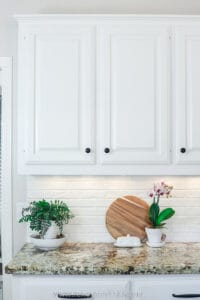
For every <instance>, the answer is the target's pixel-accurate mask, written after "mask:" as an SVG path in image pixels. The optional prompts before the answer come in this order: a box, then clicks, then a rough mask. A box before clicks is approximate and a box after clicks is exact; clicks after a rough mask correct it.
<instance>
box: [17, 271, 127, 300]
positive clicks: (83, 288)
mask: <svg viewBox="0 0 200 300" xmlns="http://www.w3.org/2000/svg"><path fill="white" fill-rule="evenodd" d="M13 294H14V297H13V300H55V299H57V300H59V299H91V300H117V299H118V300H129V299H130V285H129V282H128V281H127V280H122V279H121V280H119V279H109V278H108V279H107V280H106V279H96V278H93V279H92V278H91V277H90V278H88V276H82V277H79V278H77V276H74V277H73V276H72V277H69V276H68V277H67V276H65V277H63V276H57V277H56V276H49V277H47V276H46V277H44V276H42V277H41V276H40V278H37V276H35V278H33V277H31V276H26V277H22V278H15V279H14V282H13Z"/></svg>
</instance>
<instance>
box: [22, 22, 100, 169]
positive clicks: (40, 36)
mask: <svg viewBox="0 0 200 300" xmlns="http://www.w3.org/2000/svg"><path fill="white" fill-rule="evenodd" d="M94 33H95V32H94V27H93V26H87V25H85V26H84V25H83V24H81V25H79V26H78V25H73V24H70V25H69V24H68V25H67V24H63V23H60V24H59V23H56V24H55V23H52V22H36V23H32V22H26V21H25V20H24V21H22V22H20V24H19V64H18V67H19V79H18V81H19V95H18V101H19V115H18V118H19V135H18V138H19V169H20V172H22V173H24V172H25V173H26V172H28V173H32V168H33V169H34V166H36V165H37V173H40V168H41V170H42V166H46V170H47V171H46V172H47V174H51V166H53V165H54V166H55V165H57V166H59V165H76V164H80V165H81V164H88V165H89V164H93V163H95V152H94V149H95V140H94V136H95V132H94V130H95V35H94ZM47 168H49V171H48V169H47Z"/></svg>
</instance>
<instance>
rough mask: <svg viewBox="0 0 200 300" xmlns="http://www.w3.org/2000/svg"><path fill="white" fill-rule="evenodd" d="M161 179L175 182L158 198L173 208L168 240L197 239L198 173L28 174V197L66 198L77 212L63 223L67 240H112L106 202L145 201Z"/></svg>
mask: <svg viewBox="0 0 200 300" xmlns="http://www.w3.org/2000/svg"><path fill="white" fill-rule="evenodd" d="M160 180H165V181H166V183H169V184H171V185H173V186H174V190H173V193H172V194H173V197H172V198H170V199H161V201H160V203H161V206H162V207H167V206H169V207H170V206H171V207H173V208H174V209H175V210H176V215H175V216H174V217H173V218H172V219H170V220H169V221H168V223H167V228H166V231H167V237H168V241H186V242H188V241H198V242H200V177H149V176H148V177H144V176H141V177H135V176H108V177H103V176H101V177H100V176H99V177H98V176H90V177H85V176H72V177H71V176H29V177H28V178H27V201H32V200H39V199H42V198H45V199H47V200H50V199H60V200H63V201H66V203H67V204H68V205H69V206H70V208H71V210H72V211H73V213H74V214H75V215H76V217H75V218H74V219H73V220H71V221H70V224H68V225H67V226H66V227H65V232H66V233H67V234H68V240H69V241H82V242H111V241H113V240H112V238H111V236H110V235H109V233H108V232H107V230H106V227H105V213H106V210H107V208H108V206H109V205H110V204H111V203H112V202H113V201H114V200H115V199H116V198H117V197H119V196H125V195H136V196H138V197H141V198H143V199H145V200H147V201H148V200H149V199H148V196H147V194H148V191H149V190H150V189H151V188H152V185H153V183H154V182H159V181H160ZM19 205H20V206H21V205H23V206H24V203H23V204H22V203H20V204H19ZM28 235H29V234H28V233H27V239H28Z"/></svg>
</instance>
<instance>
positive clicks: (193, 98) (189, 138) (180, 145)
mask: <svg viewBox="0 0 200 300" xmlns="http://www.w3.org/2000/svg"><path fill="white" fill-rule="evenodd" d="M174 61H175V84H174V87H175V98H176V110H175V114H176V162H177V163H178V164H194V165H196V164H200V25H196V26H194V25H193V26H192V25H191V24H187V26H186V25H185V26H177V27H176V29H175V60H174Z"/></svg>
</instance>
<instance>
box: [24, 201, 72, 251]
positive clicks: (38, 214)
mask: <svg viewBox="0 0 200 300" xmlns="http://www.w3.org/2000/svg"><path fill="white" fill-rule="evenodd" d="M73 217H74V215H73V214H72V213H71V211H70V209H69V207H68V206H67V204H66V203H64V202H63V201H60V200H54V201H49V202H48V201H46V200H45V199H43V200H39V201H33V202H31V203H30V204H29V206H28V207H25V208H23V209H22V217H21V218H20V219H19V223H22V222H27V223H29V224H30V225H29V226H30V229H31V230H33V231H35V232H37V235H32V236H31V241H32V242H33V243H34V244H35V245H36V246H37V247H38V248H41V249H42V248H43V250H49V248H51V249H55V248H57V245H59V246H60V245H62V244H63V243H64V241H65V236H64V235H63V227H64V225H65V224H67V223H68V222H69V220H70V219H72V218H73Z"/></svg>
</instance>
